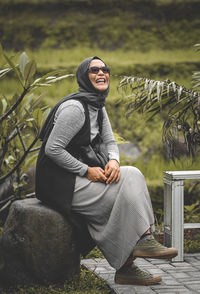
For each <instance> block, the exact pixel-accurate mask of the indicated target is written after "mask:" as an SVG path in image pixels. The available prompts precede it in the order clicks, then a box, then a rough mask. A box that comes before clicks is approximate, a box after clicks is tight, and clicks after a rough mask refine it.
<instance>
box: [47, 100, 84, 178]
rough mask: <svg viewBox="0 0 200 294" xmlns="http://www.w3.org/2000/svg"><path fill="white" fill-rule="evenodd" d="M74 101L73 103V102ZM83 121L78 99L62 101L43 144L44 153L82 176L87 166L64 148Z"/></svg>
mask: <svg viewBox="0 0 200 294" xmlns="http://www.w3.org/2000/svg"><path fill="white" fill-rule="evenodd" d="M74 102H75V103H74ZM84 122H85V113H84V108H83V106H82V104H81V103H80V102H78V101H73V102H72V101H67V102H64V103H63V105H61V107H59V109H58V110H57V112H56V115H55V124H54V127H53V129H52V131H51V134H50V136H49V138H48V140H47V143H46V146H45V154H46V155H47V156H48V157H49V158H50V159H52V160H53V161H54V162H55V163H57V164H58V165H59V166H61V167H63V168H65V169H67V170H68V171H70V172H73V173H77V174H79V175H80V176H83V175H84V174H85V173H86V172H87V169H88V166H87V165H86V164H84V163H82V162H80V161H79V160H77V159H76V158H75V157H73V156H72V155H71V154H70V153H69V152H67V151H66V150H65V148H66V147H67V145H68V144H69V142H70V141H71V140H72V138H73V137H74V136H75V135H76V134H77V133H78V132H79V130H80V129H81V128H82V126H83V124H84Z"/></svg>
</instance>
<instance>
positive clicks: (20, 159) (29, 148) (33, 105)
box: [0, 47, 69, 211]
mask: <svg viewBox="0 0 200 294" xmlns="http://www.w3.org/2000/svg"><path fill="white" fill-rule="evenodd" d="M0 54H1V64H2V66H6V68H3V69H2V70H1V71H0V78H5V75H6V74H8V73H11V72H12V73H14V74H15V80H16V84H17V89H18V91H17V92H15V93H12V94H10V95H9V97H8V96H7V95H6V96H5V94H3V93H1V100H0V138H1V140H0V171H1V173H0V185H2V184H4V182H5V180H7V179H11V178H12V182H13V195H9V197H8V198H7V199H4V200H3V201H1V205H2V207H1V209H0V211H3V210H4V209H5V208H7V206H8V205H9V204H10V203H11V202H12V201H13V200H15V199H17V198H22V197H23V196H24V195H23V193H22V192H23V186H24V185H25V184H26V181H25V178H26V172H27V169H28V167H30V166H31V165H32V164H33V162H34V161H35V158H36V155H37V153H36V152H33V151H36V150H38V148H39V147H38V145H37V140H38V136H39V132H40V128H41V126H42V123H43V121H44V119H45V118H46V116H47V115H48V113H49V109H48V107H46V106H45V107H40V105H39V104H40V101H41V99H42V98H43V96H44V95H39V97H37V98H34V90H35V89H36V88H38V87H41V86H49V85H51V84H53V83H55V82H57V81H60V80H62V79H65V78H67V77H68V76H69V75H62V76H61V75H59V74H60V73H59V71H56V72H55V71H54V72H50V73H48V74H46V75H44V76H42V77H39V78H37V79H35V80H34V75H35V73H36V62H35V61H34V60H29V58H28V56H27V55H26V53H25V52H24V53H22V54H21V55H20V57H19V60H18V63H16V62H15V60H14V58H10V57H8V56H7V54H6V53H5V52H4V51H3V49H2V47H0ZM7 85H8V84H7ZM1 90H2V89H1ZM33 147H35V148H33ZM25 159H26V160H25ZM1 197H2V195H1Z"/></svg>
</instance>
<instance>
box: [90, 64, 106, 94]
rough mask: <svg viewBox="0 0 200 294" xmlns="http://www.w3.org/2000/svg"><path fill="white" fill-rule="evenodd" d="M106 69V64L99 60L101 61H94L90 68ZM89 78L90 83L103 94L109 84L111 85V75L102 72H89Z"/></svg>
mask: <svg viewBox="0 0 200 294" xmlns="http://www.w3.org/2000/svg"><path fill="white" fill-rule="evenodd" d="M94 66H95V67H99V68H101V67H104V66H105V64H104V63H103V61H101V60H99V59H93V60H92V61H91V62H90V66H89V67H94ZM88 76H89V79H90V82H91V83H92V85H93V87H94V88H95V89H96V90H98V91H99V92H103V91H106V90H107V88H108V86H109V83H110V74H109V73H103V71H102V70H99V72H98V73H93V72H90V71H88Z"/></svg>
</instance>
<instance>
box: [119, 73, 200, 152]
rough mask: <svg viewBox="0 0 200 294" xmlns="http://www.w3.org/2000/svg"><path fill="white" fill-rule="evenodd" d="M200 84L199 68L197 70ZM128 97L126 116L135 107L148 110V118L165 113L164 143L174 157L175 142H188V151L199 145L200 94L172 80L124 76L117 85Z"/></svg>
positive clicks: (197, 81)
mask: <svg viewBox="0 0 200 294" xmlns="http://www.w3.org/2000/svg"><path fill="white" fill-rule="evenodd" d="M194 75H195V77H196V83H197V84H198V86H199V85H200V72H198V73H194ZM118 90H119V91H120V90H122V92H123V93H124V94H125V97H126V98H127V116H129V115H132V113H133V112H134V111H137V112H139V113H143V114H145V116H146V118H147V120H149V119H151V118H152V117H153V116H155V115H157V114H163V117H164V124H163V134H162V138H163V143H164V144H167V146H168V148H169V149H170V155H171V157H172V158H173V156H174V154H173V148H172V146H174V145H175V142H177V140H178V141H181V142H182V143H183V144H185V148H186V150H187V154H188V155H194V154H195V152H196V150H197V147H198V146H200V94H199V93H198V92H197V91H194V90H193V89H187V88H185V87H184V86H180V85H178V84H177V83H176V82H171V81H170V80H165V81H156V80H150V79H147V78H137V77H124V78H123V79H122V80H121V82H120V83H119V85H118Z"/></svg>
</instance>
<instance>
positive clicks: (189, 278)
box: [81, 253, 200, 294]
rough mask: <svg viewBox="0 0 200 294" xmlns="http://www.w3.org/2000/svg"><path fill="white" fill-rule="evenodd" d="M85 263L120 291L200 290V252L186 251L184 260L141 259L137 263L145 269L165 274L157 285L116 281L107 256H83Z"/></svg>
mask: <svg viewBox="0 0 200 294" xmlns="http://www.w3.org/2000/svg"><path fill="white" fill-rule="evenodd" d="M81 263H82V265H84V266H85V267H87V268H88V269H89V270H91V271H93V272H94V273H95V274H96V275H98V276H99V277H100V278H102V279H103V280H105V281H106V282H107V284H108V285H109V286H110V288H112V289H113V290H114V292H115V293H116V294H134V293H143V294H144V293H145V294H151V293H165V294H172V293H181V294H182V293H200V253H197V254H185V261H184V262H173V263H172V262H170V261H165V260H156V259H142V258H137V259H136V261H135V263H136V264H137V265H138V266H140V267H141V268H142V269H143V270H146V271H148V272H150V273H152V274H159V275H161V276H162V282H161V283H159V284H157V285H153V286H130V285H117V284H115V282H114V273H115V270H114V269H113V268H112V267H111V266H110V265H109V264H108V263H107V261H106V260H105V259H101V258H97V259H83V260H82V262H81Z"/></svg>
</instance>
